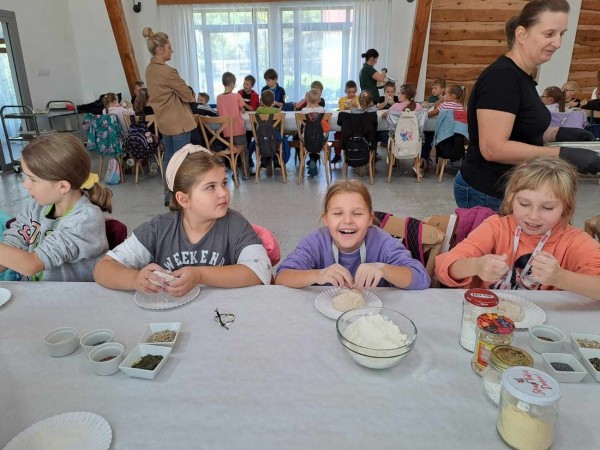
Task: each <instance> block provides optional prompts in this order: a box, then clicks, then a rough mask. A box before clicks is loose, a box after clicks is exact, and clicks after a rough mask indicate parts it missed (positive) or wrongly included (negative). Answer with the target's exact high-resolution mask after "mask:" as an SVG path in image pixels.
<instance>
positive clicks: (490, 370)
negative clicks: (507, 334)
mask: <svg viewBox="0 0 600 450" xmlns="http://www.w3.org/2000/svg"><path fill="white" fill-rule="evenodd" d="M514 366H525V367H533V358H532V357H531V355H530V354H529V353H527V352H526V351H525V350H521V349H520V348H517V347H511V346H510V345H499V346H497V347H494V348H493V349H492V352H491V353H490V361H489V364H488V365H487V367H486V368H485V369H484V370H483V374H482V375H481V377H482V379H483V390H484V391H485V394H486V395H487V398H488V399H489V400H490V401H491V402H492V403H493V404H494V405H495V406H498V402H499V401H500V387H501V385H502V374H503V373H504V371H505V370H506V369H508V368H510V367H514Z"/></svg>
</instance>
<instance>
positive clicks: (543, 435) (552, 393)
mask: <svg viewBox="0 0 600 450" xmlns="http://www.w3.org/2000/svg"><path fill="white" fill-rule="evenodd" d="M560 396H561V392H560V386H559V384H558V382H557V381H556V380H555V379H554V378H552V377H551V376H550V375H548V374H547V373H544V372H542V371H540V370H537V369H532V368H530V367H520V366H518V367H511V368H510V369H507V370H506V371H505V372H504V373H503V374H502V389H501V391H500V404H499V406H498V420H497V421H496V428H497V429H498V433H500V436H501V437H502V439H504V442H506V443H507V444H508V445H510V446H511V447H512V448H519V449H540V450H545V449H547V448H550V446H551V445H552V443H553V442H554V434H555V427H556V421H557V419H558V401H559V400H560Z"/></svg>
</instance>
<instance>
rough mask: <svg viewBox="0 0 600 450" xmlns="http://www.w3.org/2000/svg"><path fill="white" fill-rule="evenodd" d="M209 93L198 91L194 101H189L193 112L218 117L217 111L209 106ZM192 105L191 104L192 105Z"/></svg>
mask: <svg viewBox="0 0 600 450" xmlns="http://www.w3.org/2000/svg"><path fill="white" fill-rule="evenodd" d="M209 103H210V95H208V94H207V93H206V92H199V93H198V97H197V98H196V103H194V104H192V103H190V107H191V108H192V113H193V114H198V115H199V116H207V117H218V115H219V111H217V110H216V109H214V108H213V107H212V106H210V104H209ZM192 105H193V106H192Z"/></svg>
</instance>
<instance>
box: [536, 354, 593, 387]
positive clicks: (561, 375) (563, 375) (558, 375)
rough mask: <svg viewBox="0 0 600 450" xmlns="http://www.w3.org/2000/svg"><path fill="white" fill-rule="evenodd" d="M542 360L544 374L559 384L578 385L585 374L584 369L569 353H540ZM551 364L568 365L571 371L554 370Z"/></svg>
mask: <svg viewBox="0 0 600 450" xmlns="http://www.w3.org/2000/svg"><path fill="white" fill-rule="evenodd" d="M542 360H543V362H544V369H545V371H546V373H547V374H548V375H550V376H551V377H552V378H554V379H555V380H556V381H559V382H561V383H579V382H580V381H581V380H583V378H584V377H585V375H586V374H587V370H585V367H583V366H582V365H581V363H580V362H579V361H577V358H575V357H574V356H573V355H571V354H569V353H542ZM551 363H564V364H568V365H569V366H571V367H572V368H573V371H572V372H569V371H565V370H556V369H555V368H554V367H552V364H551Z"/></svg>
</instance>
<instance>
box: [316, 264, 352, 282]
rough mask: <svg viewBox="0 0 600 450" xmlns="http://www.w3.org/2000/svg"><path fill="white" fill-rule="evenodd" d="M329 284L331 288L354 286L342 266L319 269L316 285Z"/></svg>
mask: <svg viewBox="0 0 600 450" xmlns="http://www.w3.org/2000/svg"><path fill="white" fill-rule="evenodd" d="M327 283H329V284H331V285H333V286H340V287H344V286H352V285H353V284H354V282H353V280H352V275H351V274H350V272H349V271H348V269H346V268H345V267H344V266H342V265H340V264H332V265H330V266H329V267H325V268H324V269H321V270H320V272H319V276H318V277H317V284H320V285H323V284H327Z"/></svg>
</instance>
